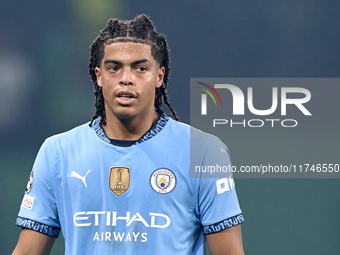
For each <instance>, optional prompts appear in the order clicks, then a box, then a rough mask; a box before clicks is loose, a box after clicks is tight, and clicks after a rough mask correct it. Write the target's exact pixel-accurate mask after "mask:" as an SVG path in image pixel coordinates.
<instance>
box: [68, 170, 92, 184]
mask: <svg viewBox="0 0 340 255" xmlns="http://www.w3.org/2000/svg"><path fill="white" fill-rule="evenodd" d="M89 172H91V170H89V171H87V173H86V174H85V176H81V175H80V174H78V173H77V172H75V171H72V172H71V175H70V177H76V178H77V179H80V180H82V181H83V183H84V185H85V187H87V184H86V179H85V178H86V176H87V175H88V173H89Z"/></svg>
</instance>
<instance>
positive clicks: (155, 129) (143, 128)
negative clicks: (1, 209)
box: [13, 15, 244, 255]
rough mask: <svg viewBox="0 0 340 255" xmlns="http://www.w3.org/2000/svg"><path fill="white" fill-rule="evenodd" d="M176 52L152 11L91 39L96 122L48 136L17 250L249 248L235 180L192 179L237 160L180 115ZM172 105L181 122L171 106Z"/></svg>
mask: <svg viewBox="0 0 340 255" xmlns="http://www.w3.org/2000/svg"><path fill="white" fill-rule="evenodd" d="M169 70H170V68H169V50H168V45H167V41H166V39H165V37H164V35H162V34H159V33H157V32H156V30H155V28H154V26H153V24H152V22H151V21H150V19H149V18H148V17H147V16H145V15H139V16H137V17H136V18H135V19H134V20H130V21H123V20H117V19H111V20H109V21H108V23H107V25H106V27H105V28H104V29H103V30H102V31H101V32H100V34H99V36H98V37H97V38H96V39H95V41H94V42H93V44H92V45H91V57H90V63H89V73H90V76H91V79H92V80H93V82H94V90H95V97H96V102H95V106H96V110H95V114H94V116H93V119H92V121H91V122H89V123H87V124H84V125H82V126H79V127H76V128H74V129H72V130H70V131H68V132H66V133H63V134H59V135H56V136H53V137H50V138H48V139H47V140H46V141H45V142H44V144H43V145H42V147H41V148H40V151H39V153H38V155H37V158H36V160H35V163H34V166H33V169H32V172H31V175H30V180H29V182H28V184H27V188H26V192H25V195H24V198H23V201H22V204H21V207H20V212H19V215H18V218H17V221H16V225H17V226H20V227H22V231H21V234H20V237H19V241H18V244H17V246H16V248H15V250H14V252H13V254H15V255H16V254H48V253H49V252H50V250H51V248H52V245H53V243H54V240H55V238H57V237H58V235H59V233H60V231H62V232H63V236H64V238H65V254H72V255H74V254H82V255H83V254H163V255H165V254H204V251H205V247H204V245H205V239H206V241H207V243H208V246H209V249H210V251H211V254H213V255H215V254H234V255H239V254H244V253H243V248H242V238H241V227H240V224H241V223H243V217H242V214H241V210H240V207H239V203H238V200H237V196H236V192H235V187H234V182H233V180H232V177H230V176H229V177H227V178H222V179H218V178H203V177H202V176H200V175H199V174H196V176H195V178H192V177H191V176H190V164H194V165H198V166H201V165H209V164H219V165H230V160H229V157H228V155H227V154H226V153H222V152H221V151H222V150H221V149H223V150H224V151H226V150H227V149H226V146H225V145H224V144H223V143H222V142H221V141H220V140H219V139H218V138H216V137H214V136H212V135H209V134H205V133H203V132H201V131H199V130H196V129H194V128H191V127H190V126H188V125H185V124H182V123H180V122H178V121H176V120H178V117H177V115H176V113H175V111H174V110H173V108H172V107H171V105H170V102H169V99H168V95H167V84H168V78H169ZM163 103H164V104H166V105H168V107H169V108H170V110H171V112H172V115H173V117H174V119H176V120H173V119H171V118H169V117H168V116H166V115H165V114H164V113H163V112H162V105H163Z"/></svg>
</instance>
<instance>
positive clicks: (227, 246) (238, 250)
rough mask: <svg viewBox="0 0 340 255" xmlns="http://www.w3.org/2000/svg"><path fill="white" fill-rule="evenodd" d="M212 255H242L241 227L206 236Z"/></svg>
mask: <svg viewBox="0 0 340 255" xmlns="http://www.w3.org/2000/svg"><path fill="white" fill-rule="evenodd" d="M206 239H207V243H208V247H209V250H210V252H211V254H212V255H244V251H243V245H242V235H241V225H237V226H234V227H231V228H228V229H225V230H223V231H220V232H218V233H214V234H210V235H206Z"/></svg>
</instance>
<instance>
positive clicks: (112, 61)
mask: <svg viewBox="0 0 340 255" xmlns="http://www.w3.org/2000/svg"><path fill="white" fill-rule="evenodd" d="M147 62H150V61H149V60H147V59H141V60H137V61H134V62H132V63H131V65H132V66H135V65H139V64H142V63H147ZM107 64H116V65H123V62H121V61H117V60H114V59H107V60H105V61H104V65H107Z"/></svg>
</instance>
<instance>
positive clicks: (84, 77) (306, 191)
mask: <svg viewBox="0 0 340 255" xmlns="http://www.w3.org/2000/svg"><path fill="white" fill-rule="evenodd" d="M339 7H340V3H339V1H338V0H329V1H322V0H308V1H307V0H286V1H269V0H258V1H242V0H239V1H217V0H213V1H209V2H208V1H202V0H196V1H150V0H144V1H132V0H124V1H123V0H98V1H92V0H69V1H65V0H60V1H50V0H44V1H42V0H36V1H22V0H17V1H9V0H2V1H1V3H0V22H1V23H0V24H1V26H0V131H1V132H0V141H1V143H0V164H1V166H0V168H1V172H0V187H1V191H2V192H1V193H2V195H1V197H0V220H1V232H0V254H10V253H11V251H12V250H13V249H14V247H15V244H16V242H17V239H18V236H19V233H20V229H19V228H17V227H15V226H14V223H15V220H16V216H17V213H18V210H19V206H20V203H21V200H22V197H23V193H24V190H25V187H26V183H27V180H28V177H29V173H30V171H31V168H32V165H33V162H34V159H35V155H36V153H37V151H38V150H39V147H40V145H41V144H42V142H43V141H44V140H45V139H46V138H47V137H49V136H51V135H54V134H56V133H60V132H64V131H67V130H69V129H71V128H73V127H75V126H77V125H80V124H83V123H84V122H87V121H89V120H90V119H91V117H92V114H93V112H94V104H93V102H94V96H93V92H92V83H91V81H90V78H89V76H88V74H87V73H88V71H87V64H88V59H89V45H90V44H91V42H92V41H93V40H94V38H95V37H96V36H97V34H98V32H99V30H100V29H102V28H103V27H104V26H105V24H106V21H107V20H108V19H109V18H111V17H117V18H122V19H132V18H133V17H134V16H136V15H137V14H140V13H145V14H148V15H150V16H151V18H152V20H153V21H154V23H155V25H156V27H157V30H158V31H159V32H161V33H164V34H165V35H166V36H167V39H168V42H169V45H170V48H171V57H172V59H171V78H170V82H169V95H170V99H171V102H172V104H173V106H174V108H175V109H176V110H177V112H178V114H179V116H180V117H181V121H183V122H185V123H189V112H190V111H189V84H190V78H199V77H202V78H203V77H214V78H219V77H234V78H237V77H240V78H246V77H252V78H256V77H262V78H270V77H279V78H284V77H290V78H298V77H304V78H321V77H339V74H340V50H339V45H340V33H339V28H340V24H339V21H340V18H339V15H338V14H339V9H340V8H339ZM326 102H327V99H325V103H326ZM327 103H328V102H327ZM337 105H338V104H335V106H337ZM321 132H322V130H320V133H321ZM334 139H335V140H336V141H339V136H335V137H334ZM228 146H229V148H230V149H231V151H233V144H228ZM234 153H235V152H234ZM320 153H321V154H322V153H325V154H326V153H327V151H320ZM333 153H334V152H333ZM283 157H284V155H283ZM321 163H339V162H321ZM236 186H237V191H238V196H239V200H240V203H241V207H242V209H243V212H244V216H245V218H246V223H245V224H244V225H243V227H242V228H243V240H244V248H245V252H246V254H254V255H272V254H278V255H287V254H309V255H314V254H315V255H318V254H340V242H339V236H340V228H339V223H340V220H339V219H338V215H339V211H340V198H339V192H340V181H339V179H237V180H236ZM52 254H63V240H62V238H59V239H58V241H57V243H56V245H55V247H54V248H53V251H52Z"/></svg>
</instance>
